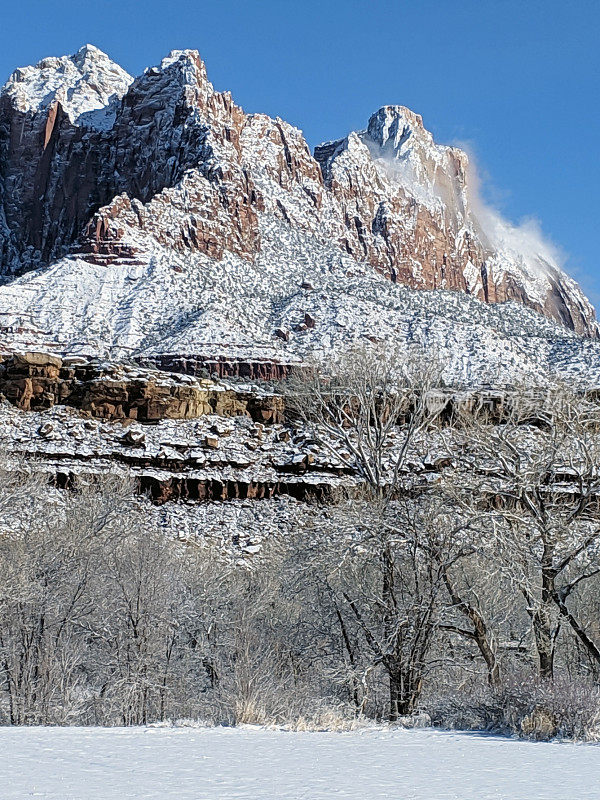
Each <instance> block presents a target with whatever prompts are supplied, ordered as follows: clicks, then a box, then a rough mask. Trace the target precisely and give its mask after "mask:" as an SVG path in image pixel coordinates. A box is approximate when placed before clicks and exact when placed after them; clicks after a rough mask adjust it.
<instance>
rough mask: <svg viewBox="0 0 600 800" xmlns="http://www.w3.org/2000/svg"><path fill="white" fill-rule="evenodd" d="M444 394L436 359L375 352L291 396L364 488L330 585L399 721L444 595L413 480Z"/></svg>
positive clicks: (303, 383) (347, 518)
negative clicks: (378, 670) (384, 683)
mask: <svg viewBox="0 0 600 800" xmlns="http://www.w3.org/2000/svg"><path fill="white" fill-rule="evenodd" d="M439 387H440V369H439V367H438V364H437V362H436V360H435V359H434V358H429V359H428V360H427V359H425V357H424V355H423V354H422V353H408V354H407V353H401V352H399V351H395V350H393V349H392V348H380V347H371V348H363V349H360V350H354V351H351V352H349V353H348V354H347V355H346V356H345V357H344V358H343V359H341V360H340V361H339V362H337V363H336V364H335V365H332V366H331V368H330V369H327V370H325V369H324V368H323V367H322V366H321V367H319V366H315V367H313V368H312V369H310V370H306V371H304V372H303V373H301V374H300V375H299V376H297V377H295V378H294V379H292V380H291V381H290V384H289V391H288V398H287V403H288V408H291V410H292V412H293V413H294V414H295V415H296V417H297V418H299V419H300V420H301V421H302V423H303V425H304V426H305V429H308V431H309V434H310V436H311V437H312V439H313V440H315V441H316V442H318V443H319V444H320V446H321V447H322V448H323V449H324V450H326V451H328V452H329V454H330V457H331V459H332V461H333V462H334V463H335V464H337V465H339V466H340V467H341V468H345V469H349V470H351V471H352V472H353V473H354V475H356V476H357V478H358V481H359V487H360V488H359V495H358V497H355V498H354V499H352V500H350V501H349V502H347V503H344V504H342V505H340V506H338V508H337V515H338V520H339V525H338V527H339V535H338V536H337V537H336V538H335V544H334V550H335V549H336V548H337V550H338V551H339V558H338V559H337V564H336V565H335V567H334V568H333V571H332V576H331V580H330V581H329V584H330V586H331V588H332V591H333V595H334V601H335V607H336V611H337V614H338V616H339V622H340V626H341V630H342V635H343V637H345V641H346V646H347V649H348V652H349V653H351V652H352V650H351V647H350V644H349V637H348V627H349V626H352V627H353V628H354V629H355V630H356V631H357V633H358V634H359V635H358V637H355V638H354V641H355V642H357V643H358V642H362V643H363V647H364V648H365V649H366V651H367V652H368V653H369V654H370V663H371V666H374V665H379V666H381V667H383V669H384V670H385V672H386V674H387V677H388V681H389V717H390V719H392V720H394V719H397V717H398V715H401V714H407V713H410V712H412V711H413V710H414V709H415V707H416V704H417V702H418V698H419V696H420V693H421V689H422V682H423V674H424V670H425V663H426V656H427V653H428V650H429V647H430V646H431V643H432V641H433V635H434V632H435V629H436V624H437V609H438V605H439V602H440V592H441V590H442V589H443V581H442V574H441V572H440V570H439V568H438V566H437V565H436V563H435V557H434V556H433V553H432V550H431V548H430V547H429V543H428V544H427V546H424V545H425V542H424V538H427V534H423V530H424V526H423V520H422V519H421V518H420V513H421V511H420V508H419V505H418V504H415V503H414V501H413V497H414V495H415V494H417V495H418V494H419V493H421V492H423V491H427V486H426V485H417V482H415V479H414V477H413V476H411V474H410V462H411V460H413V459H415V458H416V457H418V456H419V455H420V456H421V457H423V456H424V455H425V452H424V448H426V437H425V431H426V430H427V429H431V428H433V427H435V425H436V422H437V419H438V415H439V413H440V411H441V410H442V408H443V403H442V404H440V403H439V402H438V400H439ZM355 646H356V645H355ZM352 658H354V655H352Z"/></svg>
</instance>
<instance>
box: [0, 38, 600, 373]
mask: <svg viewBox="0 0 600 800" xmlns="http://www.w3.org/2000/svg"><path fill="white" fill-rule="evenodd" d="M0 275H2V276H3V284H2V285H1V286H0V344H1V346H2V347H3V348H4V349H6V350H12V349H32V348H43V349H55V350H58V351H61V352H67V353H86V354H100V355H103V356H110V357H112V358H117V359H118V358H122V357H125V356H128V357H131V356H134V357H138V358H146V359H150V360H153V361H155V362H156V363H159V364H166V365H171V366H172V365H174V364H177V365H178V367H179V368H180V367H181V365H182V364H183V363H186V364H188V365H192V367H190V368H191V369H192V368H194V367H193V365H194V364H196V365H197V364H198V363H202V362H203V361H204V360H211V359H212V360H213V361H214V360H215V359H217V360H220V361H221V362H224V363H226V364H229V365H230V368H231V371H232V372H235V371H236V367H235V364H236V363H238V364H239V363H240V362H243V363H245V364H247V365H250V367H249V374H253V368H252V365H257V364H283V365H287V364H293V363H297V362H298V361H299V360H302V359H303V358H305V357H306V356H307V355H309V354H311V353H314V352H317V353H322V354H328V353H330V352H332V351H336V350H339V349H341V348H343V347H345V346H348V345H349V344H351V343H352V342H356V341H361V340H368V341H377V340H379V341H384V342H390V341H396V342H399V343H402V342H419V343H420V344H422V345H423V346H424V347H426V348H433V349H435V350H436V352H437V353H438V355H439V356H440V358H441V359H442V360H444V361H445V362H446V363H447V365H448V366H447V373H448V377H449V378H450V379H452V380H454V381H457V382H461V383H468V384H474V383H481V382H486V383H489V382H490V381H491V382H501V383H507V382H511V381H513V380H515V379H517V378H518V377H521V376H523V375H526V374H528V375H532V374H533V375H537V376H540V378H541V377H543V376H544V375H545V374H546V373H547V372H549V371H550V372H557V373H559V374H561V375H563V376H565V377H582V376H585V377H586V378H590V379H591V380H593V381H594V382H596V381H598V380H600V346H599V345H598V344H597V343H596V341H595V337H596V336H597V332H598V327H597V323H596V319H595V314H594V311H593V308H592V306H591V304H590V303H589V301H588V300H587V299H586V298H585V296H584V295H583V294H582V292H581V290H580V289H579V287H578V286H577V284H576V283H575V282H574V281H573V280H571V279H570V278H569V277H568V276H567V275H565V273H564V272H562V271H561V269H560V267H559V266H558V264H557V263H556V262H555V261H554V260H553V256H552V253H551V252H549V251H548V250H547V248H544V247H540V248H538V249H536V248H535V246H532V243H531V241H524V237H522V236H520V235H519V231H518V230H517V229H515V228H513V227H512V226H510V225H509V224H508V223H506V222H505V221H503V220H501V219H500V218H499V217H496V216H493V218H490V215H489V213H487V212H486V211H485V209H482V208H481V206H480V204H479V203H478V202H477V200H476V197H475V194H474V189H473V187H472V186H471V176H470V168H469V162H468V158H467V156H466V154H465V153H464V152H462V151H461V150H458V149H456V148H453V147H444V146H440V145H438V144H436V143H435V142H434V140H433V137H432V135H431V134H430V133H429V132H428V131H427V130H426V129H425V127H424V126H423V122H422V120H421V118H420V117H419V116H418V115H417V114H415V113H413V112H412V111H409V110H408V109H406V108H404V107H402V106H385V107H384V108H382V109H380V110H379V111H377V112H376V113H375V114H374V115H373V116H372V117H371V119H370V120H369V121H368V123H367V127H366V129H365V130H363V131H359V132H356V133H351V134H349V135H348V136H347V137H346V138H344V139H340V140H338V141H335V142H329V143H326V144H323V145H321V146H319V147H318V148H316V151H315V153H314V155H313V154H311V152H310V149H309V147H308V146H307V144H306V141H305V140H304V138H303V136H302V133H301V132H300V131H299V130H297V129H296V128H294V127H292V126H291V125H288V124H287V123H285V122H283V121H282V120H280V119H278V118H277V119H271V118H269V117H267V116H265V115H262V114H254V115H247V114H245V113H244V111H243V110H242V109H241V108H240V107H239V106H237V105H235V103H234V102H233V100H232V98H231V96H230V94H229V93H221V92H216V91H215V90H214V89H213V87H212V85H211V84H210V82H209V81H208V79H207V76H206V70H205V67H204V64H203V63H202V61H201V59H200V57H199V55H198V53H197V52H196V51H191V50H184V51H174V52H172V53H171V54H170V55H169V56H168V57H167V58H165V59H164V60H163V61H162V62H161V64H160V65H159V66H156V67H151V68H149V69H147V70H146V71H145V72H144V73H143V74H142V75H141V76H140V77H138V78H136V79H135V80H133V79H132V78H131V77H130V76H129V75H127V73H126V72H124V71H123V70H122V69H120V67H118V66H117V65H115V64H113V62H111V60H110V59H109V58H108V57H107V56H106V55H105V54H104V53H102V52H101V51H99V50H98V49H97V48H94V47H92V46H90V45H87V46H85V47H83V48H82V49H81V50H80V51H79V52H78V53H76V54H75V55H74V56H70V57H63V58H50V59H44V60H43V61H41V62H40V63H39V64H38V65H36V66H35V67H27V68H24V69H18V70H16V71H15V73H13V75H12V76H11V77H10V79H9V81H8V82H7V83H6V85H5V86H4V88H3V89H2V93H1V94H0ZM421 290H434V291H421ZM582 337H584V338H582ZM258 372H259V371H258V370H254V373H256V374H258Z"/></svg>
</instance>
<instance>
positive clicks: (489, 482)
mask: <svg viewBox="0 0 600 800" xmlns="http://www.w3.org/2000/svg"><path fill="white" fill-rule="evenodd" d="M599 431H600V408H598V406H597V405H596V404H595V403H593V402H591V401H590V400H588V399H587V398H586V397H585V396H583V395H579V394H577V393H576V392H574V391H571V390H568V389H566V388H564V387H554V388H553V389H552V390H550V391H548V392H546V393H544V394H543V395H540V394H539V393H531V392H526V391H523V390H519V391H517V392H515V393H514V394H513V395H512V396H511V397H509V398H508V401H507V403H506V406H505V416H504V418H503V419H502V420H501V421H500V423H497V422H494V421H491V420H486V419H485V418H478V419H475V418H471V419H469V420H467V419H463V427H462V430H461V432H460V436H457V435H456V434H455V433H454V434H452V437H451V438H452V440H451V441H449V448H451V449H452V451H453V452H454V453H455V454H456V455H457V456H458V460H459V465H460V467H459V469H460V479H459V480H458V482H457V484H456V485H457V486H461V487H462V491H460V492H457V493H456V495H455V497H456V500H457V502H459V503H460V505H461V506H462V507H463V508H466V507H469V508H470V509H471V510H473V509H475V510H476V511H477V512H478V513H481V512H482V511H485V513H486V515H487V519H488V522H489V524H490V525H491V526H492V531H493V536H492V538H491V539H490V541H491V542H493V544H494V548H493V552H490V557H491V558H492V559H493V560H494V561H495V562H496V563H497V564H499V565H502V566H503V568H504V569H505V570H507V571H508V573H510V576H511V579H512V581H513V582H514V584H515V585H516V586H517V587H518V590H519V592H520V593H521V594H522V596H523V598H524V601H525V608H526V610H527V613H528V614H529V616H530V619H531V625H532V631H533V638H534V642H535V647H536V651H537V658H538V665H539V674H540V677H542V678H545V679H551V678H552V677H553V674H554V660H555V652H556V643H557V639H558V635H559V632H560V628H561V625H562V624H564V623H567V624H568V626H569V627H570V629H571V630H572V631H573V633H574V634H575V635H576V636H577V637H578V638H579V640H580V641H581V642H582V644H583V645H584V646H585V648H586V650H587V651H588V653H589V654H590V655H591V656H592V657H593V658H594V659H595V660H597V661H600V649H599V648H598V645H597V644H596V643H595V642H594V641H593V639H592V637H591V636H590V634H589V633H588V631H587V630H586V629H585V628H584V626H583V625H582V624H581V622H580V620H578V619H577V618H576V616H575V613H574V611H573V609H572V608H570V607H569V603H568V601H569V598H570V597H571V596H572V595H573V593H574V592H577V591H578V590H579V589H580V588H581V586H582V584H585V582H587V581H588V580H590V579H591V578H593V577H594V576H595V575H597V574H598V572H599V571H600V561H599V549H598V548H599V542H600V522H599V520H598V497H599V491H600V472H599V469H598V464H599V463H600V436H599Z"/></svg>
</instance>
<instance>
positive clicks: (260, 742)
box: [0, 728, 600, 800]
mask: <svg viewBox="0 0 600 800" xmlns="http://www.w3.org/2000/svg"><path fill="white" fill-rule="evenodd" d="M30 797H35V798H44V800H128V799H129V798H134V799H135V800H141V799H142V798H143V799H144V800H154V799H155V800H165V799H166V798H169V799H170V798H172V799H173V800H225V799H226V800H246V799H248V800H250V799H251V800H285V799H287V798H293V799H294V800H321V798H323V800H324V799H325V798H349V799H351V800H379V798H392V799H393V800H454V798H456V799H457V800H458V799H459V798H460V800H489V799H491V798H494V800H497V798H502V799H503V800H507V798H510V800H554V799H556V800H558V798H560V800H586V799H587V798H590V799H591V798H594V800H597V798H598V797H600V745H573V744H567V743H552V744H541V743H535V742H520V741H515V740H510V739H502V738H498V737H492V736H482V735H477V734H468V733H460V734H459V733H446V732H443V731H432V730H412V731H410V730H409V731H406V730H396V731H387V730H366V731H359V732H353V733H288V732H283V731H267V730H260V729H249V728H237V729H233V728H213V729H208V728H175V729H173V728H113V729H98V728H96V729H92V728H0V798H1V800H17V799H18V800H25V798H30Z"/></svg>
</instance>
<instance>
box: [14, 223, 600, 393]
mask: <svg viewBox="0 0 600 800" xmlns="http://www.w3.org/2000/svg"><path fill="white" fill-rule="evenodd" d="M127 236H131V241H132V243H133V244H134V245H136V246H137V247H140V248H141V249H142V250H143V251H144V256H143V257H139V256H138V257H137V258H136V259H133V260H132V261H131V262H129V261H127V260H126V259H122V260H120V261H119V262H117V263H114V264H109V265H106V266H104V265H103V266H99V265H97V264H93V263H90V262H88V261H84V260H82V259H80V258H76V257H68V258H65V259H62V260H61V261H59V262H57V263H56V264H54V265H53V266H51V267H50V268H48V269H45V270H39V271H36V272H33V273H28V274H27V275H25V276H23V277H22V278H19V279H17V280H15V281H13V282H11V283H9V284H6V285H4V286H0V326H2V329H3V338H4V341H5V342H6V344H9V345H10V347H11V348H13V347H17V348H21V349H36V348H40V347H42V348H45V349H54V350H59V351H63V352H70V353H89V354H97V353H100V354H101V355H103V356H110V357H111V358H119V357H123V356H130V355H141V354H143V355H146V356H152V355H158V354H165V353H170V354H173V353H181V354H188V355H202V356H209V357H214V356H216V355H225V356H229V357H231V358H241V359H250V360H252V359H258V360H262V359H275V360H279V361H283V362H290V361H292V362H295V361H297V360H298V359H299V358H300V359H304V358H306V357H309V356H311V355H317V356H326V357H334V354H335V352H340V351H343V350H344V349H347V348H350V347H352V346H354V345H356V344H359V345H360V344H361V343H362V344H368V343H369V342H372V341H373V340H376V341H380V342H388V343H396V344H397V345H398V346H399V347H404V346H411V345H414V344H418V345H420V346H421V347H423V348H424V349H425V350H426V351H428V352H430V353H431V354H432V356H434V357H436V358H438V359H439V360H440V362H443V363H444V364H445V377H446V379H447V380H448V382H450V383H452V384H458V385H469V386H472V385H480V384H482V383H483V384H511V383H513V382H514V381H519V380H523V379H525V378H529V379H531V380H535V381H537V382H539V383H544V381H545V380H546V379H547V378H548V376H550V375H554V376H556V375H558V376H560V377H561V378H564V379H569V380H573V379H577V380H584V381H585V382H586V383H588V384H594V385H600V344H599V343H598V342H597V341H594V340H591V339H582V338H580V337H579V336H576V335H575V334H573V333H571V332H569V331H567V330H565V329H564V328H562V327H561V326H559V325H557V324H554V323H552V322H551V321H549V320H548V319H546V318H545V317H542V316H541V315H539V314H537V313H535V312H534V311H531V310H529V309H527V308H524V307H523V306H520V305H519V304H517V303H508V304H501V305H486V304H484V303H480V302H479V301H477V300H474V299H472V298H470V297H469V296H467V295H466V294H463V293H461V292H447V291H428V292H421V291H414V290H410V289H407V288H405V287H402V286H399V285H397V284H392V283H390V281H388V280H386V279H385V278H383V277H382V276H380V275H379V274H377V273H376V272H374V271H373V269H372V268H371V267H370V265H368V264H363V265H361V264H357V263H356V262H355V261H353V260H352V259H350V258H347V257H345V256H343V255H342V254H340V251H339V250H338V249H337V248H335V247H333V246H330V245H327V244H324V243H320V242H318V241H317V240H316V239H315V238H314V237H310V236H307V235H304V234H303V233H301V232H299V231H297V230H295V229H293V228H290V227H289V226H288V225H286V224H285V223H283V222H281V221H280V220H277V219H275V218H274V217H269V216H264V217H263V219H262V224H261V236H262V242H263V247H262V252H261V254H260V256H259V257H258V259H257V261H256V262H255V263H254V264H253V263H250V262H248V261H245V260H243V259H241V258H237V257H236V256H233V255H232V254H226V255H225V257H224V259H223V260H222V261H215V260H213V259H210V258H208V257H207V256H204V255H201V254H196V255H185V256H182V255H178V254H176V253H173V252H172V251H170V250H168V249H166V248H162V247H161V246H159V245H158V244H156V245H153V246H152V249H147V248H148V240H143V239H141V238H140V239H139V240H138V241H136V240H135V238H133V237H134V236H135V231H134V230H133V229H132V230H131V233H129V232H128V233H127ZM303 283H304V284H309V285H311V286H312V289H302V284H303ZM306 313H308V314H310V316H311V317H312V318H313V319H314V320H315V326H314V328H304V329H303V328H302V322H303V320H304V316H305V314H306ZM295 328H298V329H297V330H295ZM277 329H285V330H286V331H288V332H289V341H288V342H283V341H282V340H281V339H279V338H277V337H276V336H275V335H274V331H275V330H277Z"/></svg>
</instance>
